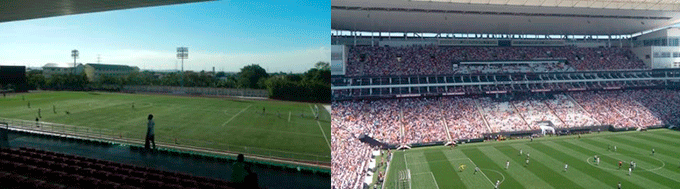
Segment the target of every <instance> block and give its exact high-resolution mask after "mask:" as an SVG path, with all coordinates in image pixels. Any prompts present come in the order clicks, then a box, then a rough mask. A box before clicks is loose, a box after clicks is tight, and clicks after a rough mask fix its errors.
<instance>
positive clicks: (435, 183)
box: [430, 172, 439, 189]
mask: <svg viewBox="0 0 680 189" xmlns="http://www.w3.org/2000/svg"><path fill="white" fill-rule="evenodd" d="M430 175H432V180H434V185H435V186H437V189H439V184H437V179H436V178H434V174H432V172H430Z"/></svg>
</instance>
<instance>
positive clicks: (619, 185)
mask: <svg viewBox="0 0 680 189" xmlns="http://www.w3.org/2000/svg"><path fill="white" fill-rule="evenodd" d="M617 186H618V187H619V189H621V181H619V184H618V185H617Z"/></svg>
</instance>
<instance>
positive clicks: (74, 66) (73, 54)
mask: <svg viewBox="0 0 680 189" xmlns="http://www.w3.org/2000/svg"><path fill="white" fill-rule="evenodd" d="M78 55H79V53H78V50H76V49H73V50H72V51H71V57H73V74H76V59H78Z"/></svg>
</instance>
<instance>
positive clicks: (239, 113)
mask: <svg viewBox="0 0 680 189" xmlns="http://www.w3.org/2000/svg"><path fill="white" fill-rule="evenodd" d="M251 106H253V105H252V104H251V105H248V107H246V108H243V110H241V111H240V112H238V113H237V114H236V115H234V116H232V117H231V118H230V119H229V120H227V122H224V124H222V127H224V126H225V125H227V123H229V122H231V120H233V119H234V118H236V116H238V115H241V113H243V112H244V111H246V110H247V109H248V108H250V107H251Z"/></svg>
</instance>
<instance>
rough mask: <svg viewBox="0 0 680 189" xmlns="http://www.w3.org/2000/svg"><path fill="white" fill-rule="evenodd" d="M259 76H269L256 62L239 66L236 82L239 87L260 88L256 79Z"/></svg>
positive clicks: (258, 79) (258, 78)
mask: <svg viewBox="0 0 680 189" xmlns="http://www.w3.org/2000/svg"><path fill="white" fill-rule="evenodd" d="M260 78H265V79H266V78H269V74H267V71H265V70H264V68H262V67H260V66H259V65H257V64H252V65H248V66H245V67H243V68H241V72H239V73H238V84H239V87H240V88H251V89H260V88H261V86H258V81H260Z"/></svg>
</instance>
